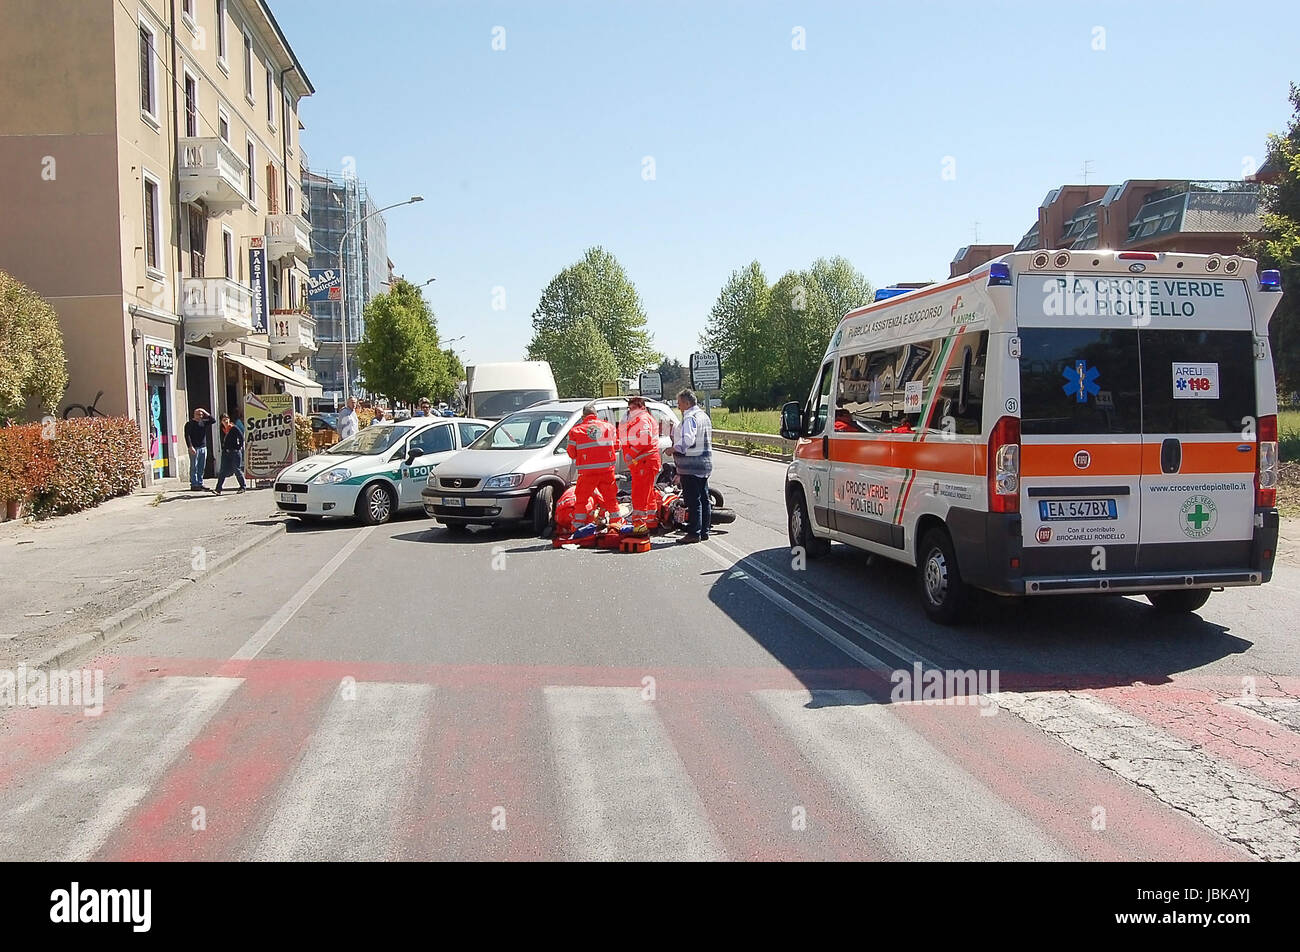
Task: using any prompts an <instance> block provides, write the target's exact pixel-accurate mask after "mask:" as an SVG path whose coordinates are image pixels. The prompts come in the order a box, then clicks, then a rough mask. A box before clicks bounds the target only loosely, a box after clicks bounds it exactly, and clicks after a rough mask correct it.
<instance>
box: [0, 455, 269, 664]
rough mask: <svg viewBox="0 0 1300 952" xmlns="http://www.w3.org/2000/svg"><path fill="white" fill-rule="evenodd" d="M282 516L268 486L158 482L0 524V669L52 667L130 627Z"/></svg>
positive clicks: (261, 535) (260, 535)
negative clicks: (200, 489)
mask: <svg viewBox="0 0 1300 952" xmlns="http://www.w3.org/2000/svg"><path fill="white" fill-rule="evenodd" d="M209 485H211V480H209ZM236 488H237V487H236ZM160 495H161V501H159V496H160ZM284 522H285V517H284V516H283V514H282V513H279V512H278V511H277V510H276V508H275V503H274V501H273V499H272V496H271V492H270V490H269V489H259V490H254V489H250V490H249V491H248V492H247V493H244V494H243V495H236V494H235V492H234V491H233V490H230V489H228V490H227V491H226V492H225V493H224V494H222V495H221V496H217V495H215V494H213V493H211V492H208V493H192V492H190V491H189V488H188V486H187V485H186V484H184V483H182V482H181V481H179V480H164V481H163V482H162V483H160V484H157V485H155V486H154V487H153V488H151V489H147V490H138V491H136V492H135V493H133V494H131V495H130V496H124V497H122V498H120V499H111V500H109V501H108V502H106V503H104V504H103V505H101V506H98V507H97V508H95V509H90V510H87V511H85V512H80V513H76V514H75V515H71V516H60V517H58V518H55V519H49V520H46V521H44V522H22V521H14V522H7V523H3V524H0V669H3V668H13V667H14V666H15V665H16V664H18V663H19V662H22V661H26V662H29V663H31V662H36V661H48V662H49V663H51V664H55V663H58V658H59V657H60V656H62V655H64V654H69V653H71V652H73V651H75V650H77V649H84V648H85V647H86V646H87V645H91V644H93V643H94V641H95V640H96V639H99V638H102V637H104V635H106V634H108V635H111V634H112V633H113V632H114V631H116V630H118V629H121V628H123V627H128V626H130V625H133V624H136V623H137V622H139V621H141V620H143V619H144V618H145V617H147V616H148V614H149V613H150V608H151V607H154V606H155V605H156V604H157V603H159V602H161V601H166V600H168V599H169V597H170V596H171V595H173V594H176V593H177V592H179V591H182V590H184V589H185V588H186V587H187V586H188V585H189V584H191V583H192V582H194V581H195V580H196V579H199V578H202V577H203V576H204V574H206V573H211V572H213V571H214V570H215V569H217V568H220V567H221V566H222V565H224V564H228V563H229V561H230V560H232V559H236V558H238V557H239V556H240V555H242V554H243V552H244V551H246V550H247V549H248V548H251V547H253V546H255V545H257V544H259V543H260V542H262V541H265V540H266V539H269V538H270V537H271V536H273V535H275V534H277V533H279V532H281V531H283V525H284Z"/></svg>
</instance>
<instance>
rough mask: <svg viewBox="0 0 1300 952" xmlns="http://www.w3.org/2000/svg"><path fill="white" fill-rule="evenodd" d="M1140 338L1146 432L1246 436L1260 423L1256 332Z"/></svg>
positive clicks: (1158, 333)
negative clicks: (1247, 421)
mask: <svg viewBox="0 0 1300 952" xmlns="http://www.w3.org/2000/svg"><path fill="white" fill-rule="evenodd" d="M1140 333H1141V343H1142V402H1143V413H1144V416H1143V421H1142V428H1143V430H1144V431H1145V432H1147V433H1154V434H1161V433H1168V434H1175V435H1176V434H1179V433H1241V432H1242V429H1243V427H1244V426H1245V425H1246V424H1245V423H1243V422H1242V421H1243V420H1244V419H1246V418H1250V419H1253V418H1254V416H1255V412H1256V409H1257V408H1256V405H1255V365H1256V361H1255V352H1254V346H1255V345H1254V342H1253V341H1252V340H1251V334H1250V331H1209V330H1150V329H1148V330H1143V331H1141V332H1140ZM1176 371H1179V372H1176ZM1180 383H1181V384H1182V386H1181V387H1180V386H1179V384H1180Z"/></svg>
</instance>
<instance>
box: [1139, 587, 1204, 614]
mask: <svg viewBox="0 0 1300 952" xmlns="http://www.w3.org/2000/svg"><path fill="white" fill-rule="evenodd" d="M1209 600H1210V590H1209V589H1208V588H1180V589H1171V590H1170V591H1166V592H1147V601H1149V602H1150V603H1151V604H1152V606H1153V607H1154V608H1155V610H1156V611H1158V612H1160V614H1162V615H1185V614H1187V613H1188V612H1194V611H1196V609H1198V608H1200V607H1201V606H1202V605H1204V604H1205V603H1206V602H1208V601H1209Z"/></svg>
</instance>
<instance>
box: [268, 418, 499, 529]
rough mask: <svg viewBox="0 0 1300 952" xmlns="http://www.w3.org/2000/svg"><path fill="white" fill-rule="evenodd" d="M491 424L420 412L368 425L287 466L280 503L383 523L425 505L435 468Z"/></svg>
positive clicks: (299, 513)
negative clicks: (426, 489) (325, 450)
mask: <svg viewBox="0 0 1300 952" xmlns="http://www.w3.org/2000/svg"><path fill="white" fill-rule="evenodd" d="M490 425H491V424H489V423H487V422H486V421H483V420H465V419H448V418H445V417H415V418H412V419H410V420H405V421H402V422H400V423H391V424H384V425H381V426H369V427H366V428H365V429H364V430H361V431H360V432H359V433H357V435H356V436H353V437H351V438H349V439H346V440H343V441H342V442H340V443H337V444H335V445H334V446H332V447H330V451H329V452H328V453H323V454H318V455H316V456H310V457H308V458H307V459H305V460H303V461H302V462H300V463H297V464H296V465H294V466H291V467H289V468H288V469H286V470H285V471H284V472H282V473H281V474H280V476H279V478H278V479H277V480H276V483H275V504H276V506H277V507H278V508H279V509H280V511H282V512H287V513H289V514H290V515H292V516H296V517H297V518H299V519H301V520H303V521H305V522H314V521H317V520H320V519H323V518H325V517H326V516H355V517H357V518H358V519H360V520H361V521H362V522H365V523H367V524H369V525H379V524H380V523H384V522H387V521H388V520H389V519H391V518H392V516H393V514H394V513H395V512H397V511H398V510H401V509H419V508H421V507H422V501H421V498H420V492H421V490H423V489H424V487H425V486H426V485H427V484H428V481H429V474H430V473H432V472H433V471H434V470H435V469H436V468H437V467H438V465H439V464H441V463H442V462H443V461H444V460H447V459H450V458H451V457H452V456H453V455H455V454H456V453H457V452H458V451H459V450H461V449H462V448H464V447H466V446H469V444H470V443H472V442H474V440H476V439H478V437H479V436H480V435H482V434H483V433H484V432H485V431H486V430H487V428H488V427H489V426H490Z"/></svg>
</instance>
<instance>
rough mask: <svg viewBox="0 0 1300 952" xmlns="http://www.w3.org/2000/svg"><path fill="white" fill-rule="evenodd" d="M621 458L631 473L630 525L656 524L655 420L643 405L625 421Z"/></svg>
mask: <svg viewBox="0 0 1300 952" xmlns="http://www.w3.org/2000/svg"><path fill="white" fill-rule="evenodd" d="M623 459H625V460H626V461H627V471H628V474H629V475H630V476H631V477H632V525H633V527H634V528H635V529H636V530H637V531H638V532H644V531H647V530H649V529H654V528H658V526H659V507H658V506H657V505H655V502H654V494H655V477H656V476H658V475H659V424H658V423H656V422H655V418H654V417H652V416H651V415H650V411H649V410H646V409H645V408H641V409H638V410H637V411H635V412H634V413H633V414H632V416H631V417H629V418H628V421H627V437H626V438H625V440H624V443H623Z"/></svg>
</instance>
